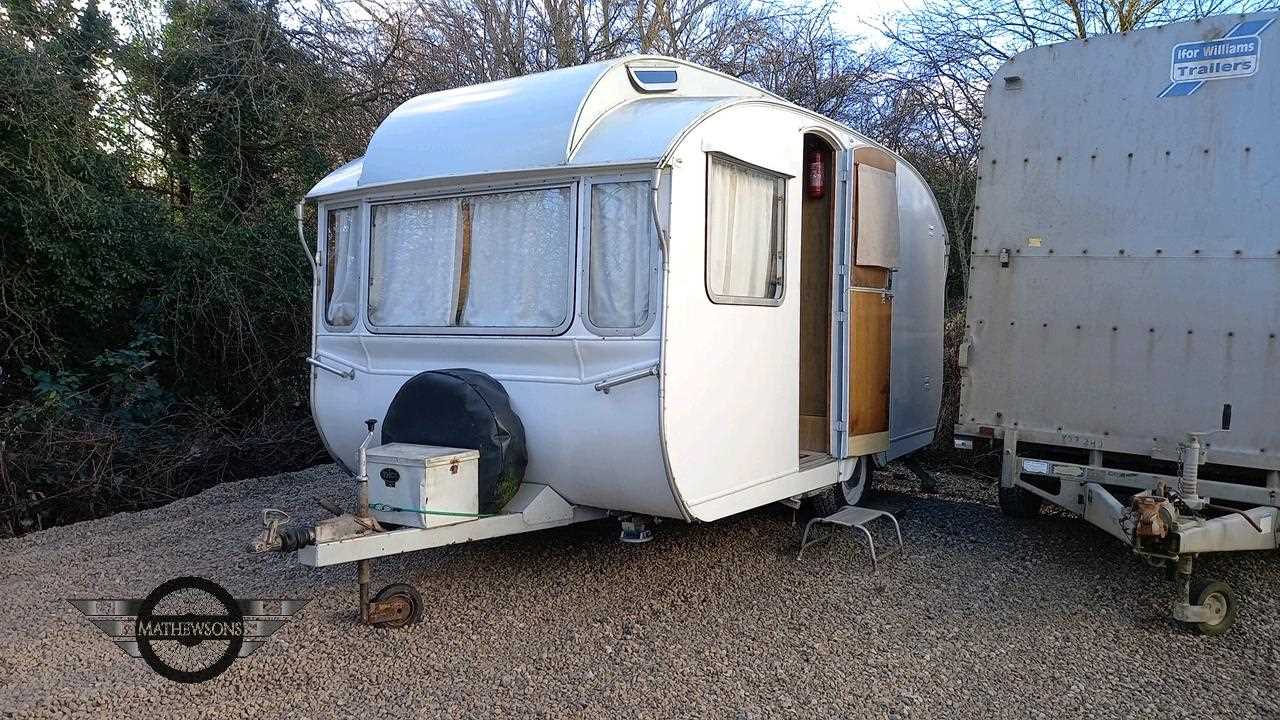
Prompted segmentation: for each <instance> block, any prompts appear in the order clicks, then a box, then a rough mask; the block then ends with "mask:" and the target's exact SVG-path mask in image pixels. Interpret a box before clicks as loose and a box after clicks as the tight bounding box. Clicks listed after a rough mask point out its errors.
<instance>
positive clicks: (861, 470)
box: [809, 457, 871, 517]
mask: <svg viewBox="0 0 1280 720" xmlns="http://www.w3.org/2000/svg"><path fill="white" fill-rule="evenodd" d="M870 484H871V458H870V457H860V458H858V463H857V465H855V466H854V468H853V474H852V475H850V476H849V479H848V480H843V481H841V482H838V483H836V484H834V485H831V486H829V487H826V488H823V490H822V492H820V493H818V494H816V495H812V496H810V498H809V507H810V508H811V509H812V510H813V513H814V514H815V515H817V516H818V517H826V516H828V515H831V514H833V513H835V512H836V511H837V510H839V509H840V508H842V507H844V506H845V505H857V504H858V502H859V501H860V500H862V496H863V495H865V494H866V492H867V486H868V485H870Z"/></svg>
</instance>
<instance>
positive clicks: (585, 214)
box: [578, 172, 662, 337]
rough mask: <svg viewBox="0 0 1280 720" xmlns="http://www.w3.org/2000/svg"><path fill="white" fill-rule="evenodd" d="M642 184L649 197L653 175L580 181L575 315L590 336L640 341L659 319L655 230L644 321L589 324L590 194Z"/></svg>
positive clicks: (658, 248) (659, 247)
mask: <svg viewBox="0 0 1280 720" xmlns="http://www.w3.org/2000/svg"><path fill="white" fill-rule="evenodd" d="M627 182H642V183H644V184H645V185H646V186H647V189H648V191H649V193H650V197H652V193H653V173H643V172H639V173H619V174H616V175H593V176H590V177H587V178H584V179H583V182H582V206H581V217H582V229H581V233H582V238H583V242H582V249H581V251H580V252H581V254H582V267H581V269H580V271H579V281H580V282H581V284H582V310H581V312H579V313H578V317H580V318H581V319H582V326H583V327H585V328H586V329H587V330H588V331H589V332H591V333H592V334H594V335H599V336H600V337H639V336H641V335H644V334H645V333H647V332H649V330H650V329H652V328H653V325H654V322H655V321H656V320H657V318H658V307H657V306H658V303H659V302H660V300H659V296H660V294H661V290H662V243H661V242H660V241H659V239H658V229H657V228H656V227H654V228H653V235H652V237H651V239H652V244H651V246H650V248H649V250H650V253H649V312H648V313H647V314H646V315H645V317H644V320H643V321H642V322H641V323H640V324H639V325H636V326H633V327H618V328H611V327H600V326H598V325H596V324H595V323H593V322H591V243H592V242H593V241H594V238H593V237H592V234H591V221H592V216H591V199H592V192H593V189H594V187H595V186H596V185H611V184H615V183H627ZM647 204H648V205H649V206H650V207H649V215H650V218H651V219H652V215H653V208H652V204H653V203H652V201H650V202H649V203H647Z"/></svg>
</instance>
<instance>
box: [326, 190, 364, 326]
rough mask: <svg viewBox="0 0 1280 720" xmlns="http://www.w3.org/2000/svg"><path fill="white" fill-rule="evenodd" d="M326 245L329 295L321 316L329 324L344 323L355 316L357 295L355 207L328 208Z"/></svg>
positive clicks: (357, 251) (357, 255)
mask: <svg viewBox="0 0 1280 720" xmlns="http://www.w3.org/2000/svg"><path fill="white" fill-rule="evenodd" d="M326 224H327V225H328V236H329V242H328V246H327V247H326V248H325V252H326V253H328V257H329V263H328V265H329V268H328V269H329V296H328V303H327V305H326V306H325V320H327V321H328V322H329V324H330V325H334V326H337V327H346V326H348V325H350V324H351V323H353V322H355V320H356V302H358V299H359V296H360V251H359V248H358V247H357V246H358V244H359V243H358V242H357V240H356V232H355V224H356V209H355V208H343V209H341V210H331V211H329V217H328V219H327V223H326Z"/></svg>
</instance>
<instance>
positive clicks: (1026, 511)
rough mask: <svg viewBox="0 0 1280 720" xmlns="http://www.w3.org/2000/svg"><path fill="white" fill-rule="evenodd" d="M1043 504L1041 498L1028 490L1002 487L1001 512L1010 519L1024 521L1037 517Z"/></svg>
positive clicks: (1016, 487)
mask: <svg viewBox="0 0 1280 720" xmlns="http://www.w3.org/2000/svg"><path fill="white" fill-rule="evenodd" d="M1041 504H1043V501H1042V500H1041V499H1040V496H1039V495H1036V494H1035V493H1033V492H1031V491H1030V490H1027V489H1026V488H1021V487H1018V486H1016V485H1015V486H1014V487H1011V488H1007V487H1005V486H1003V485H1001V486H1000V511H1001V512H1003V513H1004V514H1005V515H1006V516H1008V517H1011V518H1020V519H1023V520H1025V519H1028V518H1033V517H1036V516H1037V515H1039V514H1040V505H1041Z"/></svg>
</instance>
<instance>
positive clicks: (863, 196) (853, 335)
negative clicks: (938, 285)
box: [840, 147, 898, 457]
mask: <svg viewBox="0 0 1280 720" xmlns="http://www.w3.org/2000/svg"><path fill="white" fill-rule="evenodd" d="M852 176H853V183H852V192H853V203H852V205H853V223H852V228H853V232H851V233H850V234H849V242H850V244H851V245H852V247H851V248H850V249H849V251H848V252H847V253H846V257H850V258H852V259H853V265H852V267H851V268H850V272H848V273H845V274H844V275H843V277H844V278H845V283H846V287H845V288H844V289H843V292H844V294H845V297H846V299H847V302H846V305H845V306H846V307H847V308H848V319H847V328H848V329H847V332H848V356H847V357H848V362H847V363H846V364H845V371H846V373H847V379H846V382H845V383H844V387H845V388H847V389H848V406H847V407H848V422H847V424H846V426H845V427H846V430H845V431H844V433H843V434H844V435H845V437H843V438H842V442H841V443H840V447H842V448H843V449H844V452H843V456H844V457H857V456H862V455H870V454H875V453H881V452H884V451H886V450H888V449H889V400H890V392H889V388H890V372H889V370H890V363H891V348H892V343H893V290H892V288H893V273H894V272H895V271H896V270H897V266H898V190H897V161H896V160H895V159H894V158H893V156H892V155H890V154H888V153H886V152H884V151H883V150H880V149H878V148H871V147H861V148H857V149H856V150H854V151H853V172H852Z"/></svg>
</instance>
